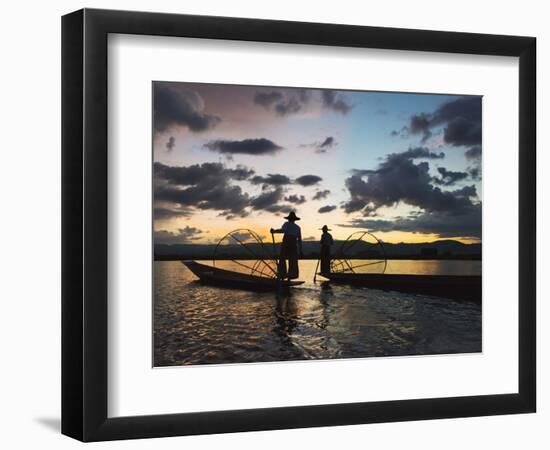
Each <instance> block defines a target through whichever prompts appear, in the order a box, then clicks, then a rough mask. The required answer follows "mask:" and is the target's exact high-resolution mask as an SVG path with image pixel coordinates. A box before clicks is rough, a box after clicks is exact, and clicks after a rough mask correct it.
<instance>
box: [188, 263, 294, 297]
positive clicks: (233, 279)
mask: <svg viewBox="0 0 550 450" xmlns="http://www.w3.org/2000/svg"><path fill="white" fill-rule="evenodd" d="M182 263H183V264H184V265H185V267H187V268H188V269H189V270H190V271H191V272H193V274H194V275H195V276H196V277H198V278H199V280H200V281H201V282H202V283H204V284H209V285H213V286H220V287H228V288H234V289H243V290H247V291H278V290H281V289H287V288H290V287H293V286H299V285H300V284H303V283H304V282H303V281H286V280H277V279H275V278H266V277H260V276H256V275H248V274H244V273H239V272H234V271H232V270H225V269H220V268H218V267H213V266H208V265H206V264H201V263H198V262H196V261H182Z"/></svg>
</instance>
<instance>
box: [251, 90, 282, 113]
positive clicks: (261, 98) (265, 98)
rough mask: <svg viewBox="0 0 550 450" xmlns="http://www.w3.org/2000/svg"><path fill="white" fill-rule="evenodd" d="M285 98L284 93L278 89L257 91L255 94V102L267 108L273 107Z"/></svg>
mask: <svg viewBox="0 0 550 450" xmlns="http://www.w3.org/2000/svg"><path fill="white" fill-rule="evenodd" d="M282 99H283V94H282V93H280V92H278V91H272V92H256V94H255V95H254V103H256V104H257V105H261V106H263V107H264V108H266V109H269V108H271V106H273V105H274V104H275V103H277V102H279V101H281V100H282Z"/></svg>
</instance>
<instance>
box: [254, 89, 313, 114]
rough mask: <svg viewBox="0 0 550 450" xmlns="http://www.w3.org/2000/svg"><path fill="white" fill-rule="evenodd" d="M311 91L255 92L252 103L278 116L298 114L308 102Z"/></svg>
mask: <svg viewBox="0 0 550 450" xmlns="http://www.w3.org/2000/svg"><path fill="white" fill-rule="evenodd" d="M310 98H311V91H309V90H307V89H285V90H279V91H269V92H256V94H255V95H254V103H255V104H257V105H260V106H263V107H264V108H265V109H266V110H268V111H274V112H275V113H276V114H277V115H279V116H288V115H290V114H296V113H298V112H300V111H301V110H302V109H303V108H304V107H305V106H306V105H307V104H308V103H309V101H310Z"/></svg>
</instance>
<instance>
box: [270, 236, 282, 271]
mask: <svg viewBox="0 0 550 450" xmlns="http://www.w3.org/2000/svg"><path fill="white" fill-rule="evenodd" d="M271 242H273V257H274V258H275V262H276V263H277V278H280V277H281V274H280V273H279V259H278V258H277V247H276V246H275V233H273V232H272V233H271Z"/></svg>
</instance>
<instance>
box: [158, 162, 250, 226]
mask: <svg viewBox="0 0 550 450" xmlns="http://www.w3.org/2000/svg"><path fill="white" fill-rule="evenodd" d="M153 170H154V180H155V193H154V195H155V202H156V203H158V204H161V203H162V204H163V205H166V204H171V206H170V208H172V209H173V208H180V209H181V208H183V209H189V208H190V207H194V208H198V209H214V210H220V211H227V212H228V213H229V212H230V213H232V214H235V215H242V214H243V210H244V208H246V207H247V206H248V204H249V202H250V198H249V196H248V194H246V193H243V191H242V189H241V188H240V186H236V185H233V184H231V181H232V180H242V179H243V177H247V176H250V175H251V174H252V173H254V172H253V171H252V170H249V169H247V168H246V167H244V166H237V168H235V169H229V168H227V167H225V166H224V165H223V164H221V163H203V164H195V165H192V166H183V167H172V166H167V165H164V164H161V163H159V162H156V163H154V164H153ZM155 206H157V205H155ZM163 208H164V209H165V211H164V213H166V212H167V210H169V209H170V208H166V206H164V207H163Z"/></svg>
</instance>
